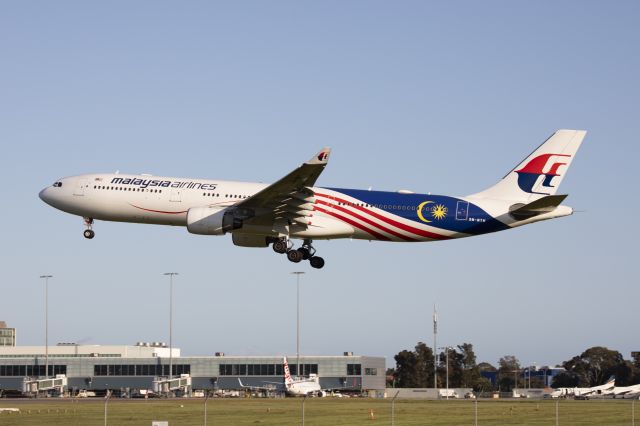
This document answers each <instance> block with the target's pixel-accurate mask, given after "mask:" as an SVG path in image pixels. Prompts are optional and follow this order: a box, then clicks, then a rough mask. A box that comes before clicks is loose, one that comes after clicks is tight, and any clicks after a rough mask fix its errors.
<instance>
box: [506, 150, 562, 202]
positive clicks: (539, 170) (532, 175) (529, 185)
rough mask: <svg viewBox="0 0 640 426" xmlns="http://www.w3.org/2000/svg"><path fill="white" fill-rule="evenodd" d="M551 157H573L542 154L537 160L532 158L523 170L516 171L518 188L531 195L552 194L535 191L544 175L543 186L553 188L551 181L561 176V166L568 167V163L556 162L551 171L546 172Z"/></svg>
mask: <svg viewBox="0 0 640 426" xmlns="http://www.w3.org/2000/svg"><path fill="white" fill-rule="evenodd" d="M551 157H571V155H568V154H542V155H538V156H537V157H535V158H532V159H531V160H530V161H529V162H528V163H527V164H526V165H525V166H524V167H523V168H521V169H520V170H516V171H515V172H516V173H517V174H518V186H519V187H520V189H522V190H523V191H524V192H528V193H530V194H544V195H549V194H550V192H549V193H547V192H536V191H534V190H533V186H534V185H535V184H536V182H537V181H538V178H539V177H540V176H543V175H544V181H543V182H542V186H543V187H547V188H553V185H551V181H552V180H553V178H554V177H556V176H560V174H559V173H558V169H559V168H560V166H566V165H567V163H562V162H559V161H556V162H554V163H553V164H552V165H551V168H549V170H548V171H546V172H545V171H544V170H545V168H546V166H547V163H549V159H550V158H551Z"/></svg>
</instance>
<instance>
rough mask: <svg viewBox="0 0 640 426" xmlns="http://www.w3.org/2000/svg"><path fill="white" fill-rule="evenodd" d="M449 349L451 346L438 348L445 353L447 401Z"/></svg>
mask: <svg viewBox="0 0 640 426" xmlns="http://www.w3.org/2000/svg"><path fill="white" fill-rule="evenodd" d="M450 348H451V346H445V347H442V348H438V349H444V350H445V351H447V352H446V353H445V363H446V365H445V374H446V383H447V394H446V396H445V398H446V399H449V349H450Z"/></svg>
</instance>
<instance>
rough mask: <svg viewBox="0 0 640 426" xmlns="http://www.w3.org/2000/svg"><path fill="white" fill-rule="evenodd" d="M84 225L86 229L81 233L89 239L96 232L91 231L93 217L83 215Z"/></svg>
mask: <svg viewBox="0 0 640 426" xmlns="http://www.w3.org/2000/svg"><path fill="white" fill-rule="evenodd" d="M84 225H85V226H86V227H87V229H85V230H84V232H83V233H82V234H83V235H84V237H85V238H86V239H89V240H90V239H92V238H93V237H95V236H96V233H95V232H93V229H91V227H92V226H93V219H92V218H90V217H85V218H84Z"/></svg>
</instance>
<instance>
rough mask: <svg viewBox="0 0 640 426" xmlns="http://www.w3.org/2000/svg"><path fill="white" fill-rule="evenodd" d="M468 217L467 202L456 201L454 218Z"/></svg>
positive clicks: (465, 218) (464, 218) (463, 218)
mask: <svg viewBox="0 0 640 426" xmlns="http://www.w3.org/2000/svg"><path fill="white" fill-rule="evenodd" d="M468 217H469V202H468V201H458V205H457V206H456V220H467V218H468Z"/></svg>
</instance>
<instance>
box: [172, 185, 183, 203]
mask: <svg viewBox="0 0 640 426" xmlns="http://www.w3.org/2000/svg"><path fill="white" fill-rule="evenodd" d="M169 201H171V202H174V203H179V202H181V201H182V190H181V189H178V188H174V189H172V190H171V196H170V197H169Z"/></svg>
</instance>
